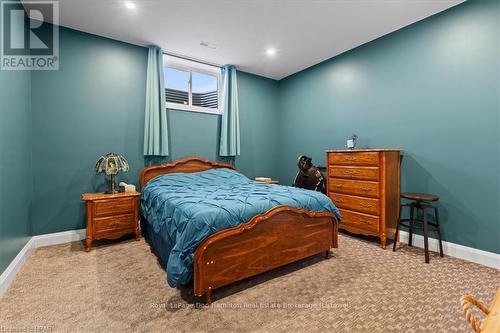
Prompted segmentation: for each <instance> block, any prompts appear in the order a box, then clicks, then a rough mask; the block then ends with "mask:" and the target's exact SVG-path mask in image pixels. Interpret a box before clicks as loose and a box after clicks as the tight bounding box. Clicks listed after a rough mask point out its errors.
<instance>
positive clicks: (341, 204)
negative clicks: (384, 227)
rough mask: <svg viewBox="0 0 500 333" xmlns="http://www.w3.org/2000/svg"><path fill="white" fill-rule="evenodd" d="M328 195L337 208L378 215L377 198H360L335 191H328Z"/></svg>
mask: <svg viewBox="0 0 500 333" xmlns="http://www.w3.org/2000/svg"><path fill="white" fill-rule="evenodd" d="M329 197H330V198H331V199H332V201H333V203H334V204H335V206H337V207H338V208H344V209H348V210H353V211H356V212H362V213H367V214H372V215H379V200H378V199H370V198H362V197H356V196H353V195H347V194H341V193H335V192H330V193H329Z"/></svg>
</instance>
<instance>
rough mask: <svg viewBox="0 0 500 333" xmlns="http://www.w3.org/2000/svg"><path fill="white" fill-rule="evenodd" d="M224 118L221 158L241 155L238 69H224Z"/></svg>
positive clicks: (222, 123) (221, 135)
mask: <svg viewBox="0 0 500 333" xmlns="http://www.w3.org/2000/svg"><path fill="white" fill-rule="evenodd" d="M221 71H222V118H221V130H220V147H219V155H220V156H238V155H240V119H239V111H238V84H237V82H236V81H237V80H236V68H235V67H234V66H232V65H226V66H223V67H222V69H221Z"/></svg>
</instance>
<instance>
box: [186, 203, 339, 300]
mask: <svg viewBox="0 0 500 333" xmlns="http://www.w3.org/2000/svg"><path fill="white" fill-rule="evenodd" d="M332 247H337V219H336V218H335V215H334V214H331V213H328V212H309V211H306V210H304V209H298V208H293V207H288V206H279V207H275V208H273V209H271V210H269V211H268V212H266V213H264V214H260V215H256V216H254V217H253V218H252V219H251V220H250V221H249V222H248V223H244V224H241V225H239V226H237V227H234V228H231V229H226V230H222V231H220V232H218V233H216V234H214V235H212V236H210V237H209V238H207V239H205V241H203V243H201V244H200V246H199V247H198V249H197V250H196V253H195V259H194V293H195V295H197V296H202V295H206V303H208V304H210V301H211V300H210V297H211V291H212V290H214V289H216V288H219V287H222V286H225V285H228V284H230V283H233V282H235V281H239V280H242V279H244V278H247V277H250V276H254V275H257V274H260V273H263V272H266V271H269V270H271V269H273V268H277V267H280V266H283V265H286V264H289V263H292V262H294V261H297V260H300V259H303V258H307V257H310V256H312V255H315V254H318V253H321V252H324V253H325V255H326V256H327V258H328V257H329V256H330V248H332Z"/></svg>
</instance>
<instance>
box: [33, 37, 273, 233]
mask: <svg viewBox="0 0 500 333" xmlns="http://www.w3.org/2000/svg"><path fill="white" fill-rule="evenodd" d="M146 64H147V50H146V49H145V48H142V47H138V46H134V45H130V44H126V43H122V42H118V41H114V40H110V39H106V38H102V37H98V36H95V35H90V34H86V33H83V32H79V31H75V30H71V29H67V28H61V29H60V69H59V71H52V72H49V71H45V72H44V71H37V72H33V74H32V86H33V91H32V105H33V106H32V109H33V138H34V140H33V160H34V165H35V168H34V172H33V179H34V201H33V202H34V204H33V234H35V235H37V234H45V233H51V232H58V231H64V230H73V229H80V228H84V227H85V223H84V204H83V202H82V201H81V199H80V196H81V193H83V192H92V191H99V190H104V189H105V187H106V186H107V184H105V183H104V177H103V176H102V175H95V174H94V171H93V166H94V163H95V161H96V160H97V158H98V157H99V156H100V155H102V154H104V153H106V152H109V151H113V152H117V153H120V154H123V155H124V156H125V157H126V158H127V160H128V161H129V163H130V167H131V171H130V172H129V173H127V174H120V176H119V177H118V178H119V180H124V181H126V182H130V183H134V184H136V185H138V179H139V173H140V170H141V169H142V168H143V167H144V165H145V161H144V158H143V155H142V142H143V133H144V132H143V126H144V101H145V90H146V88H145V82H146V76H145V74H146ZM238 75H239V77H238V79H239V80H238V85H239V98H240V116H241V124H242V126H241V133H242V151H243V153H242V156H241V157H239V158H238V159H237V160H236V164H237V167H238V168H239V169H240V170H241V171H243V172H245V174H247V175H249V176H255V175H264V174H265V175H267V174H270V175H271V176H273V175H274V174H272V173H271V170H273V168H272V165H273V164H274V163H273V162H271V163H269V161H272V159H273V158H274V152H275V151H276V149H277V146H276V144H277V141H278V140H277V137H274V135H276V133H275V132H274V131H272V130H271V129H272V128H275V127H276V125H277V124H276V121H277V114H276V109H277V105H278V94H277V88H278V85H277V82H276V81H273V80H269V79H265V78H262V77H258V76H254V75H251V74H246V73H239V74H238ZM219 118H220V116H218V115H212V114H203V113H195V112H186V111H175V110H169V114H168V119H169V131H170V132H169V134H170V152H171V156H170V157H169V158H167V159H166V161H168V160H175V159H178V158H181V157H185V156H193V155H197V156H202V157H205V158H209V159H216V158H217V152H218V133H219ZM259 128H260V129H263V131H262V132H261V134H260V135H257V131H259ZM161 161H165V160H161ZM154 162H158V160H156V161H154ZM154 162H153V163H154ZM146 163H147V164H149V163H152V162H151V161H149V160H148V161H146Z"/></svg>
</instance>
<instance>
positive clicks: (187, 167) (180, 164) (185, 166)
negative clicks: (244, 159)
mask: <svg viewBox="0 0 500 333" xmlns="http://www.w3.org/2000/svg"><path fill="white" fill-rule="evenodd" d="M217 168H228V169H233V170H234V165H232V164H228V163H222V162H216V161H211V160H205V159H202V158H200V157H186V158H183V159H180V160H177V161H174V162H172V163H167V164H160V165H153V166H150V167H146V168H144V169H142V172H141V187H142V186H144V185H145V184H146V183H147V182H149V181H150V180H151V179H153V178H155V177H158V176H160V175H164V174H167V173H174V172H185V173H192V172H200V171H206V170H210V169H217Z"/></svg>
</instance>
